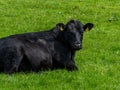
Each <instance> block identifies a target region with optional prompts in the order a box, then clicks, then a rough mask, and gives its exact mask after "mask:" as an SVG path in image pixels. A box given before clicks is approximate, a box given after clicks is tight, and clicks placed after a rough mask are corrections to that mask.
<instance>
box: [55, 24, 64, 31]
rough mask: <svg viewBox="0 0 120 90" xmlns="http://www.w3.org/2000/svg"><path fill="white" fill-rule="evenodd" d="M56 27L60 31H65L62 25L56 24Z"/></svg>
mask: <svg viewBox="0 0 120 90" xmlns="http://www.w3.org/2000/svg"><path fill="white" fill-rule="evenodd" d="M56 26H57V28H58V30H60V31H63V30H64V29H65V25H64V24H63V23H58V24H57V25H56Z"/></svg>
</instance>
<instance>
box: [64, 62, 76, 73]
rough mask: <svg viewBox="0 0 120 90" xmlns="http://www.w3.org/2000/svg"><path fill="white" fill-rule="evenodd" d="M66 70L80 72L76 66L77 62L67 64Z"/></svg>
mask: <svg viewBox="0 0 120 90" xmlns="http://www.w3.org/2000/svg"><path fill="white" fill-rule="evenodd" d="M66 69H67V70H68V71H75V70H78V67H77V66H76V65H75V62H74V61H72V60H71V61H69V62H68V63H66Z"/></svg>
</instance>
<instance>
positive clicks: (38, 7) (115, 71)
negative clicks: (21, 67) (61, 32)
mask: <svg viewBox="0 0 120 90" xmlns="http://www.w3.org/2000/svg"><path fill="white" fill-rule="evenodd" d="M70 19H78V20H80V21H81V22H83V23H84V24H85V23H87V22H92V23H94V25H95V27H94V28H93V30H92V31H91V32H86V33H85V34H84V40H83V49H82V50H81V51H78V52H77V54H76V64H77V66H78V67H79V71H76V72H68V71H66V70H56V71H47V72H41V73H28V74H24V73H16V74H13V75H6V74H2V73H1V74H0V90H120V1H119V0H59V1H58V0H0V37H5V36H9V35H12V34H17V33H26V32H35V31H42V30H48V29H51V28H52V27H54V26H55V25H56V23H58V22H64V23H66V22H67V21H69V20H70Z"/></svg>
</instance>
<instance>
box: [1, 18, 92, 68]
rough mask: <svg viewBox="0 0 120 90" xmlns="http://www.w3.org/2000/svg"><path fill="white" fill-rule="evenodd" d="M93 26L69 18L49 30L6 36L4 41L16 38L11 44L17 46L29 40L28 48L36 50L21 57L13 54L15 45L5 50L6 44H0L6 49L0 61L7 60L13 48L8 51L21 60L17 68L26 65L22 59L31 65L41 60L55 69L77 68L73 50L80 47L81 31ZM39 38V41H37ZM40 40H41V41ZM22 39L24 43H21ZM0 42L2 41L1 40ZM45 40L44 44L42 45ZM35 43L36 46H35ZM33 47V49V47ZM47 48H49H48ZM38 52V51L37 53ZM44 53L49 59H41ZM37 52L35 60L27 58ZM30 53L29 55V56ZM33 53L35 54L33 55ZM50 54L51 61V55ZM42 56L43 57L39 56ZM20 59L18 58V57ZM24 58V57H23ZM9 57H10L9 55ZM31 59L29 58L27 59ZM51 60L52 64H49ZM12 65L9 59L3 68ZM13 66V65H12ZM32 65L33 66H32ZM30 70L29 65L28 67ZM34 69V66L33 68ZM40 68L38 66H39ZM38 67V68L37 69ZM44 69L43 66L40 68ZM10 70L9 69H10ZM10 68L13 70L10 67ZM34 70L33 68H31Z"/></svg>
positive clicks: (17, 60) (9, 41)
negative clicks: (65, 22) (66, 21)
mask: <svg viewBox="0 0 120 90" xmlns="http://www.w3.org/2000/svg"><path fill="white" fill-rule="evenodd" d="M92 27H93V24H91V23H87V24H86V25H83V24H82V23H81V22H80V21H78V20H71V21H69V22H68V23H67V24H66V25H64V24H62V23H59V24H57V25H56V27H55V28H53V29H51V30H50V31H44V32H35V33H26V34H19V35H12V36H9V37H7V38H6V39H5V40H4V42H7V40H8V43H10V44H11V42H12V40H9V39H16V40H17V41H15V40H14V43H13V44H16V43H18V46H19V45H20V44H19V43H21V42H22V44H23V46H24V45H26V44H27V43H26V41H25V40H27V41H29V43H32V45H31V44H30V45H29V44H27V45H28V47H29V48H30V49H32V50H33V51H34V50H37V51H34V52H33V51H32V50H28V52H30V51H31V52H33V53H31V54H28V56H27V55H25V57H24V56H23V57H22V58H23V59H22V58H20V57H21V55H20V56H19V55H18V56H15V53H16V51H15V49H16V45H13V46H12V44H11V48H9V49H10V50H9V49H8V50H7V47H6V44H0V46H1V47H5V48H6V49H5V48H4V49H5V50H6V52H4V54H6V58H3V57H0V58H1V59H0V60H1V61H3V63H6V61H5V59H6V60H8V61H9V59H8V58H9V57H8V58H7V55H8V56H9V53H10V52H11V51H12V50H13V52H14V53H10V54H11V56H13V57H16V59H15V60H16V62H19V64H20V62H21V64H20V65H17V68H18V67H19V66H20V67H21V68H20V69H24V67H25V66H26V63H25V62H24V61H29V62H30V63H29V64H31V65H34V66H35V67H36V65H35V64H34V63H37V62H39V59H40V61H43V64H45V65H48V64H49V63H50V66H52V69H56V68H66V69H67V70H77V69H78V68H77V66H76V65H75V61H74V56H75V51H76V50H79V49H81V48H82V38H83V32H84V31H85V30H86V29H87V30H90V29H91V28H92ZM39 40H40V41H39ZM41 40H42V42H41ZM23 41H24V43H23ZM38 41H39V43H40V45H41V44H42V45H43V48H46V51H44V50H41V48H42V47H41V46H39V44H38ZM0 42H3V41H2V40H1V41H0ZM43 42H45V43H46V44H45V45H44V43H43ZM36 45H37V47H38V48H40V49H38V48H36ZM33 47H34V48H35V49H34V48H33ZM48 48H49V49H48ZM27 49H28V48H25V49H24V50H22V52H21V54H23V53H24V52H25V51H27ZM2 51H3V50H2V49H1V50H0V56H1V55H3V56H4V54H3V53H2ZM39 52H40V53H39ZM42 52H43V53H44V55H46V52H47V55H48V56H49V58H50V59H48V57H47V59H46V60H45V62H44V60H42V59H43V58H44V57H46V56H44V55H42V54H41V53H42ZM35 54H37V58H38V61H37V60H34V58H33V59H32V58H29V57H36V55H35ZM29 55H30V56H29ZM34 55H35V56H34ZM50 56H52V61H51V57H50ZM41 57H43V58H41ZM18 58H19V59H21V60H19V59H18ZM24 58H25V59H24ZM10 59H11V57H10ZM29 59H31V60H29ZM47 60H48V62H49V63H48V64H47V63H46V61H47ZM51 62H52V64H51ZM9 64H10V66H11V65H13V64H11V62H10V61H9V62H8V63H7V64H4V68H5V67H7V65H9ZM13 66H14V65H13ZM41 66H42V64H40V65H39V67H41ZM32 67H33V66H32ZM27 69H28V67H27ZM29 69H30V70H31V66H30V68H29ZM35 69H36V68H35ZM39 69H40V68H39ZM39 69H38V70H39ZM42 69H44V67H43V68H42ZM10 70H11V69H10ZM12 70H14V69H13V68H12ZM33 70H34V69H33Z"/></svg>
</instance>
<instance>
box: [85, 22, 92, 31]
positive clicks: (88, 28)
mask: <svg viewBox="0 0 120 90" xmlns="http://www.w3.org/2000/svg"><path fill="white" fill-rule="evenodd" d="M93 26H94V24H92V23H87V24H85V25H84V26H83V28H84V31H90V30H91V29H92V28H93Z"/></svg>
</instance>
